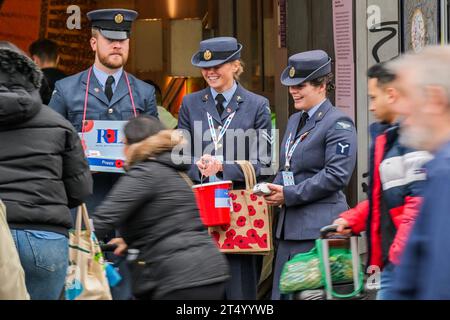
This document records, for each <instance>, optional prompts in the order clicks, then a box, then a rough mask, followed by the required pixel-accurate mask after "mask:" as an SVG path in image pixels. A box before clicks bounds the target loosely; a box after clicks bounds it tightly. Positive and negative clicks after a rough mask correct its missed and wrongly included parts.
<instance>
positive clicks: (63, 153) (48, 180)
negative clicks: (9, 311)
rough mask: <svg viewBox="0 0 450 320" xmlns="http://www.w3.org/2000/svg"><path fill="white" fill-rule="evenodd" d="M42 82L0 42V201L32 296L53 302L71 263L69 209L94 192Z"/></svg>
mask: <svg viewBox="0 0 450 320" xmlns="http://www.w3.org/2000/svg"><path fill="white" fill-rule="evenodd" d="M41 79H42V74H41V71H39V70H38V67H37V66H36V64H35V63H34V62H33V61H32V60H31V59H29V58H28V57H27V56H26V55H25V54H24V53H23V52H22V51H21V50H20V49H18V48H17V47H15V46H14V45H12V44H11V43H8V42H4V41H0V198H1V199H2V200H3V202H4V203H5V206H6V212H7V220H8V225H9V228H10V229H11V234H12V237H13V239H14V242H15V244H16V247H17V251H18V253H19V257H20V262H21V264H22V266H23V269H24V271H25V281H26V286H27V290H28V292H29V294H30V297H31V299H32V300H57V299H58V298H59V297H60V294H61V291H62V290H63V287H64V281H65V278H66V272H67V265H68V261H69V258H68V247H69V246H68V232H69V229H70V228H72V217H71V215H70V210H69V208H73V207H76V206H78V205H80V204H81V203H83V202H84V200H85V199H86V198H87V197H88V196H89V195H90V194H91V193H92V178H91V173H90V172H89V166H88V164H87V161H86V160H85V157H84V152H83V148H82V146H81V142H80V139H79V137H78V134H77V132H76V131H75V129H74V128H73V126H72V125H71V124H70V123H69V122H68V121H67V120H65V119H64V118H62V117H61V116H60V115H59V114H58V113H56V112H54V111H53V110H51V109H50V108H48V107H47V106H44V105H42V101H41V98H40V97H39V86H40V84H41ZM0 272H3V270H2V267H1V266H0ZM1 285H2V284H0V286H1Z"/></svg>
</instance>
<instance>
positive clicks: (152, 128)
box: [124, 115, 166, 145]
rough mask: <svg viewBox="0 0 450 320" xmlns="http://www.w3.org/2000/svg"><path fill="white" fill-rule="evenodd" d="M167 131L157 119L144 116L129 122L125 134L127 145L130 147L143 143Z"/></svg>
mask: <svg viewBox="0 0 450 320" xmlns="http://www.w3.org/2000/svg"><path fill="white" fill-rule="evenodd" d="M165 129H166V128H165V127H164V125H163V124H162V123H161V122H160V121H159V120H158V119H157V118H155V117H152V116H146V115H144V116H139V117H137V118H133V119H131V120H130V121H128V123H127V124H126V125H125V128H124V133H125V137H126V139H127V144H128V145H130V144H134V143H138V142H141V141H143V140H145V139H147V138H148V137H151V136H153V135H155V134H157V133H158V132H160V131H162V130H165Z"/></svg>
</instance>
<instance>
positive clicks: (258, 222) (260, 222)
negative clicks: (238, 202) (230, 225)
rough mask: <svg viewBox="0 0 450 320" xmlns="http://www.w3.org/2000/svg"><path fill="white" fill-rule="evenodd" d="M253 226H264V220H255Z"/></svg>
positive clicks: (260, 227)
mask: <svg viewBox="0 0 450 320" xmlns="http://www.w3.org/2000/svg"><path fill="white" fill-rule="evenodd" d="M253 226H254V227H255V228H258V229H262V228H264V220H262V219H258V220H255V222H253Z"/></svg>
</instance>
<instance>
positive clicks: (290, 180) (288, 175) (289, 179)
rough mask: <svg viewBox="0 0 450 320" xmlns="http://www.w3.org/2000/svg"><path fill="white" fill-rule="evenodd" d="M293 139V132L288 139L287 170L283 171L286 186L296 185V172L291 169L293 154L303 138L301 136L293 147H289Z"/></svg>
mask: <svg viewBox="0 0 450 320" xmlns="http://www.w3.org/2000/svg"><path fill="white" fill-rule="evenodd" d="M291 140H292V133H291V134H290V135H289V138H288V140H287V141H286V146H285V149H286V163H285V170H284V171H283V172H282V175H283V185H284V186H285V187H290V186H295V179H294V173H293V172H292V171H291V170H290V169H291V159H292V155H293V154H294V151H295V149H296V148H297V146H298V144H299V143H300V141H301V140H302V139H301V138H299V139H298V140H297V141H296V142H295V143H294V145H293V146H292V148H291V149H289V146H290V145H291Z"/></svg>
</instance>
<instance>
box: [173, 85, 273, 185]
mask: <svg viewBox="0 0 450 320" xmlns="http://www.w3.org/2000/svg"><path fill="white" fill-rule="evenodd" d="M233 112H236V115H235V117H234V118H233V121H232V122H231V124H230V126H229V128H228V130H227V132H226V134H225V137H224V138H223V140H222V143H223V156H224V160H225V163H224V164H223V174H222V175H220V176H219V178H220V179H222V180H231V181H233V182H238V184H236V183H235V184H234V188H239V187H240V186H239V187H238V185H239V182H244V175H243V173H242V170H241V169H240V166H239V165H237V164H236V163H234V161H236V160H249V161H250V162H252V164H253V166H254V168H255V171H256V176H257V177H259V176H261V175H264V174H269V175H270V173H266V172H265V171H264V170H263V169H268V171H270V164H271V142H272V141H271V129H272V124H271V115H270V107H269V101H268V100H267V99H266V98H264V97H261V96H259V95H256V94H254V93H252V92H250V91H248V90H246V89H244V88H243V87H242V86H241V85H240V84H238V86H237V89H236V92H235V94H234V96H233V98H232V99H231V101H230V103H229V104H228V106H227V108H225V111H224V112H223V114H222V116H219V113H218V112H217V109H216V102H215V100H214V98H213V95H212V93H211V90H210V88H206V89H204V90H201V91H199V92H195V93H192V94H189V95H187V96H185V97H184V99H183V103H182V106H181V109H180V112H179V115H178V127H179V129H183V130H186V131H187V133H189V139H188V141H189V143H190V144H189V149H190V150H189V151H190V156H191V161H192V165H191V169H190V170H189V176H190V177H191V179H192V180H193V181H195V182H197V183H200V180H201V174H200V171H199V170H198V168H197V166H196V165H195V163H196V162H197V161H198V159H199V158H200V157H201V156H202V155H203V154H214V145H213V144H212V139H211V134H210V129H209V125H208V117H207V113H209V114H210V115H211V116H212V118H213V119H214V127H215V129H216V134H217V135H219V131H220V128H221V127H222V126H223V125H224V124H225V121H226V119H227V118H228V116H229V115H230V114H232V113H233ZM249 129H250V130H251V129H254V130H256V131H254V133H256V135H252V134H251V132H250V131H247V130H249ZM233 130H240V131H234V133H235V134H236V135H237V137H238V138H236V137H233V136H232V134H233V133H232V132H233ZM263 132H265V133H263ZM244 134H247V138H245V137H244ZM267 138H269V139H267ZM243 141H246V143H244V144H242V145H241V147H242V148H241V150H239V149H240V148H239V147H238V146H237V144H239V143H242V142H243ZM227 147H228V151H227ZM230 148H234V151H233V150H231V152H230V150H229V149H230ZM239 151H243V154H239ZM241 186H243V184H241Z"/></svg>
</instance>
